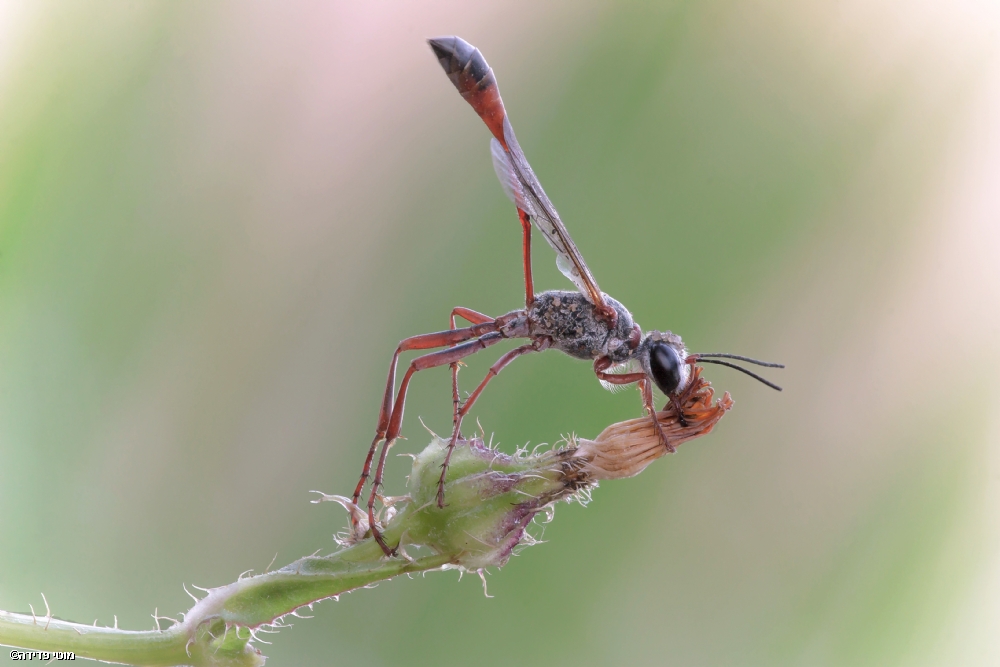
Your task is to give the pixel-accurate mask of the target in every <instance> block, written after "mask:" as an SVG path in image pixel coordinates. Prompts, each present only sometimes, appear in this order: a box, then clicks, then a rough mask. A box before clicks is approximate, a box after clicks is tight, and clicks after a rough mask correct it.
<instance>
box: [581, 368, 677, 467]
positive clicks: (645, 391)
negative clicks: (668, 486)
mask: <svg viewBox="0 0 1000 667" xmlns="http://www.w3.org/2000/svg"><path fill="white" fill-rule="evenodd" d="M610 367H611V360H610V359H608V358H607V357H601V358H599V359H598V360H597V361H595V362H594V373H596V374H597V377H599V378H600V379H602V380H604V381H605V382H610V383H611V384H632V383H633V382H638V383H639V391H640V392H642V405H643V407H644V408H645V409H646V412H647V413H649V415H650V416H651V417H652V419H653V428H654V429H656V433H657V434H658V435H659V436H660V442H661V443H663V446H664V447H666V448H667V450H668V451H670V452H671V453H673V452H674V446H673V445H671V444H670V441H669V440H667V434H666V433H664V432H663V427H662V426H660V420H658V419H657V418H656V406H655V405H653V385H652V384H650V382H649V378H647V377H646V374H645V373H620V374H619V373H605V372H604V371H606V370H607V369H608V368H610ZM678 414H679V413H678ZM682 418H683V415H682Z"/></svg>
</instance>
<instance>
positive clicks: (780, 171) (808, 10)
mask: <svg viewBox="0 0 1000 667" xmlns="http://www.w3.org/2000/svg"><path fill="white" fill-rule="evenodd" d="M998 20H1000V8H998V6H997V5H996V4H995V3H988V2H971V1H970V2H964V1H956V2H912V1H910V0H874V1H873V0H836V1H835V0H830V1H821V2H813V3H781V2H772V1H769V0H712V1H709V2H682V1H680V0H673V1H664V2H659V3H652V2H650V3H642V2H614V3H603V4H602V3H584V2H562V3H535V2H492V3H485V2H484V3H471V2H440V3H402V2H399V3H392V2H368V3H348V2H339V3H330V2H313V3H306V2H298V3H282V4H281V5H278V4H266V3H240V2H211V3H202V2H193V1H191V2H98V1H88V2H81V3H62V2H55V1H52V2H36V1H34V0H30V1H29V0H24V1H22V2H10V1H8V2H4V3H2V4H0V573H2V574H0V608H2V609H7V610H14V611H27V609H28V605H29V603H30V604H33V605H34V606H35V609H39V608H41V597H40V595H39V593H40V592H44V593H45V594H46V596H47V597H48V600H49V601H50V603H51V604H52V607H53V611H54V613H55V614H56V615H58V616H60V617H62V618H68V619H73V620H78V621H83V622H90V621H91V620H92V619H94V618H97V619H98V620H99V622H100V623H104V624H109V625H110V624H112V623H113V619H114V616H115V615H117V619H118V622H119V624H120V625H121V626H122V627H126V628H131V629H147V628H151V627H152V626H153V621H152V619H151V618H150V613H151V612H152V611H153V609H154V607H156V608H158V609H159V611H160V613H161V614H167V615H175V614H177V613H178V612H180V611H183V610H184V609H186V608H187V606H188V605H189V599H188V598H187V596H186V595H185V594H184V592H183V591H182V589H181V583H182V582H186V583H188V584H191V583H194V584H197V585H201V586H214V585H221V584H225V583H227V582H229V581H232V580H233V579H234V578H235V577H236V576H237V575H238V574H239V573H240V572H242V571H243V570H246V569H248V568H256V569H257V570H258V571H259V570H263V569H264V567H265V566H267V564H268V563H269V562H270V561H271V560H272V557H274V556H275V553H277V559H276V562H277V563H278V564H282V563H286V562H289V561H291V560H294V559H295V558H297V557H299V556H302V555H305V554H309V553H312V552H314V551H316V550H317V549H322V550H331V549H332V547H333V544H332V542H331V537H330V536H331V534H332V533H333V532H335V531H337V530H339V529H340V528H341V527H342V526H343V524H344V522H345V517H344V516H343V514H342V513H341V512H340V511H339V510H338V509H337V508H336V507H334V506H331V505H322V506H316V505H310V504H309V503H308V501H309V500H310V499H311V498H312V497H313V496H311V495H310V493H309V491H310V490H311V489H320V490H323V491H327V492H339V493H344V492H347V491H348V490H349V489H351V488H353V484H354V481H355V480H356V478H357V473H358V469H359V466H360V463H361V460H362V457H363V454H364V450H365V448H366V447H367V445H368V443H369V442H370V438H371V434H372V432H373V427H374V422H375V418H376V412H377V408H378V402H379V396H380V390H381V385H382V384H383V383H384V377H385V372H386V368H387V364H388V361H389V357H390V353H391V351H392V349H393V347H394V345H395V344H396V342H397V341H398V340H399V339H400V338H403V337H405V336H408V335H412V334H415V333H420V332H425V331H432V330H438V329H441V328H444V327H446V325H447V317H448V312H449V310H450V308H451V307H452V306H455V305H464V306H467V307H472V308H475V309H477V310H481V311H484V312H487V313H493V314H500V313H503V312H506V311H508V310H511V309H514V308H517V307H518V306H519V304H520V303H521V300H522V299H523V292H522V284H521V267H520V263H519V252H520V231H519V226H518V224H517V220H516V217H515V214H514V212H513V210H512V208H511V206H510V205H509V203H508V202H507V200H506V199H505V198H504V196H503V193H502V192H501V189H500V187H499V186H498V184H497V183H496V180H495V177H494V174H493V170H492V166H491V164H490V159H489V145H488V133H487V131H486V129H485V128H484V127H483V126H482V124H481V122H480V121H479V119H478V118H476V116H475V115H474V114H473V113H472V111H471V110H470V109H469V108H468V107H467V106H466V105H465V103H464V102H462V100H461V99H460V98H459V97H458V95H457V94H456V92H455V90H454V89H453V88H452V87H451V85H450V83H449V82H448V81H447V79H446V78H445V77H444V75H443V74H442V72H441V70H440V68H439V66H438V64H437V62H436V61H435V59H434V58H433V57H432V54H431V53H430V51H429V50H428V48H427V46H426V44H425V43H424V41H423V40H424V39H425V38H426V37H428V36H435V35H440V34H459V35H462V36H464V37H465V38H466V39H468V40H469V41H470V42H472V43H473V44H475V45H477V46H478V47H480V48H481V49H482V51H483V52H484V53H485V55H486V57H487V59H488V60H489V62H490V64H491V65H492V66H493V67H494V69H495V70H496V72H497V76H498V79H499V81H500V87H501V91H502V93H503V96H504V99H505V101H506V104H507V108H508V111H509V113H510V115H511V118H512V120H513V122H514V126H515V127H516V128H517V131H518V134H519V138H520V141H521V144H522V145H523V146H524V148H525V150H526V152H527V154H528V156H529V158H530V159H531V161H532V163H533V165H534V167H535V170H536V172H537V173H538V174H539V176H540V178H541V180H542V182H543V183H544V185H545V187H546V189H547V191H548V193H549V194H550V196H551V197H552V199H553V201H554V202H555V203H556V205H557V206H558V207H559V210H560V212H561V214H562V216H563V218H564V219H565V221H566V222H567V225H568V227H569V229H570V230H571V232H572V233H573V235H574V238H575V240H576V241H577V244H578V245H579V246H580V248H581V250H582V251H583V253H584V255H585V257H586V258H587V260H588V262H589V264H590V266H591V268H592V269H593V271H594V273H595V275H596V276H597V277H598V279H599V281H600V284H601V286H602V287H603V288H604V289H605V290H606V291H608V292H609V293H611V294H612V295H614V296H615V297H617V298H618V299H619V300H621V301H623V302H624V303H626V304H627V305H628V306H629V307H630V308H631V309H632V312H633V313H634V314H635V316H636V318H637V320H638V321H639V322H640V323H641V324H642V325H643V327H644V328H647V329H649V328H660V329H671V330H673V331H676V332H679V333H681V334H682V335H683V336H684V338H685V340H686V341H687V343H688V345H689V346H690V347H691V348H692V349H694V350H702V351H708V350H727V351H733V352H739V353H744V354H752V355H756V356H759V357H763V358H767V359H771V358H774V359H778V360H781V361H783V362H785V363H786V364H787V365H788V369H787V370H785V371H781V372H777V373H773V374H771V375H772V376H773V377H774V379H776V380H778V381H779V382H780V383H781V384H783V385H784V386H785V391H784V392H783V393H781V394H776V393H774V392H771V391H770V390H768V389H766V388H765V387H762V386H761V385H758V384H756V383H754V382H753V381H752V380H749V379H748V378H745V377H743V376H740V375H738V374H736V373H734V372H731V371H728V370H726V369H723V368H719V367H716V368H710V369H709V376H710V377H711V378H712V379H713V381H714V383H715V385H716V387H717V388H720V389H726V390H729V391H731V392H732V394H733V396H734V398H735V401H736V407H735V409H734V411H733V412H732V413H731V414H730V415H728V416H727V418H726V419H725V420H723V422H722V423H721V424H720V425H719V427H718V428H717V429H716V431H715V432H714V433H713V434H712V435H711V436H709V437H707V438H705V439H703V440H700V441H698V442H696V443H692V444H691V445H688V446H685V447H684V448H683V449H682V450H681V451H680V452H679V453H678V454H677V455H676V456H674V457H667V458H665V459H663V460H661V461H658V462H657V463H656V464H655V465H653V466H651V467H650V469H648V470H647V471H646V472H645V473H643V474H642V475H641V476H640V477H638V478H636V479H634V480H628V481H622V482H616V483H608V484H605V485H604V486H602V487H601V488H600V489H599V490H597V491H596V492H595V494H594V502H593V503H592V504H591V505H590V506H589V507H587V508H581V507H579V506H576V505H573V506H565V505H564V506H561V507H559V508H558V510H557V513H556V514H557V516H556V520H555V522H554V523H552V524H550V525H548V526H546V527H545V528H544V539H545V540H546V543H545V544H543V545H541V546H537V547H533V548H530V549H527V550H526V551H525V552H524V553H522V554H521V555H520V556H519V557H517V558H515V559H513V560H512V561H511V563H510V564H509V565H508V566H507V567H506V568H504V569H503V570H502V571H498V572H493V573H491V575H490V576H489V578H488V580H489V592H490V594H491V595H493V596H494V597H493V598H490V599H488V598H486V597H484V595H483V591H482V587H481V585H480V582H479V581H478V579H477V578H475V577H466V578H465V579H464V580H462V581H461V582H458V581H457V579H458V577H457V575H456V574H455V573H445V574H435V575H430V576H427V577H426V578H424V579H422V580H414V581H409V580H406V579H405V578H404V579H402V580H397V581H392V582H388V583H383V584H381V585H380V586H378V587H377V588H376V589H374V590H365V591H363V592H359V593H355V594H352V595H348V596H345V597H344V598H342V599H341V600H340V601H339V602H325V603H323V604H321V605H319V606H318V607H317V615H316V618H315V619H313V620H309V621H297V622H296V623H295V627H294V628H293V629H291V630H286V631H283V632H282V633H281V634H279V635H277V636H275V637H274V638H273V640H274V645H273V646H264V647H262V648H264V650H265V653H266V654H267V655H269V656H270V661H269V663H268V664H270V665H279V666H280V665H296V666H298V665H341V664H366V665H390V664H417V665H441V666H445V665H469V664H480V665H509V664H527V665H536V664H537V665H541V664H545V665H580V664H583V665H620V664H637V665H654V664H655V665H685V666H691V665H768V666H775V665H996V664H1000V641H998V637H1000V449H998V444H1000V409H998V408H1000V401H998V397H1000V392H998V389H1000V386H998V380H997V377H998V371H1000V268H998V266H1000V59H998V56H1000V53H998V44H1000V41H998V38H1000V32H998ZM537 239H538V237H537V236H536V240H537ZM536 247H537V252H536V254H535V271H536V285H537V286H538V288H539V289H546V288H556V287H558V288H566V287H567V286H568V283H567V282H566V281H565V280H564V279H563V278H562V277H561V276H560V275H559V274H558V273H557V272H556V270H555V267H554V262H553V256H552V253H551V252H550V250H549V249H548V248H547V247H546V246H545V245H544V244H541V243H540V242H539V244H537V245H536ZM499 351H500V350H499V348H493V350H492V352H494V353H493V354H491V353H487V354H484V355H483V356H482V358H480V359H474V360H473V361H471V362H470V364H469V368H468V369H466V370H464V371H463V376H462V377H463V379H464V381H465V387H466V388H467V389H468V388H471V384H472V383H473V382H475V381H476V380H477V379H478V377H479V376H481V374H482V373H484V372H485V370H486V368H487V367H488V365H489V364H490V363H492V361H493V359H495V358H496V356H497V355H498V354H499ZM448 391H449V390H448V374H447V371H446V370H438V371H434V372H427V373H424V374H422V376H420V377H418V378H417V379H416V380H415V383H414V385H413V389H412V393H411V399H410V403H409V405H408V409H407V415H408V420H407V423H406V424H405V428H404V435H405V436H407V437H408V441H405V442H402V443H401V444H400V445H399V447H398V449H397V451H403V452H405V451H416V450H418V449H419V448H421V447H422V446H423V445H424V444H425V443H426V441H427V435H426V433H425V431H424V430H423V428H422V427H421V426H420V422H419V421H418V419H417V417H418V416H420V417H422V418H423V420H424V421H425V422H426V424H427V426H428V427H429V428H432V429H434V430H436V431H438V432H446V431H447V429H448V427H449V424H450V403H449V395H448ZM639 410H640V402H639V398H638V394H637V393H636V392H633V391H629V392H624V393H621V394H617V395H611V394H608V393H607V392H604V391H603V390H602V389H601V387H600V386H599V385H598V383H597V381H596V380H595V379H594V377H593V374H592V372H591V370H590V368H589V366H588V365H587V364H585V363H581V362H576V361H574V360H572V359H570V358H568V357H565V356H561V355H559V354H557V353H554V352H550V353H546V354H544V355H538V356H537V357H529V358H527V359H523V360H521V361H519V362H518V363H516V364H514V365H513V366H511V367H510V368H509V369H507V370H506V371H505V372H504V373H503V375H501V376H500V378H499V379H498V380H496V381H495V382H494V383H493V384H491V386H490V388H489V390H488V392H487V393H486V394H485V395H484V398H483V400H482V401H481V402H480V403H479V404H478V406H477V410H476V413H475V416H476V417H477V418H478V419H479V420H480V421H481V423H482V425H483V428H484V429H486V431H487V432H490V433H493V434H494V437H495V439H497V440H499V441H500V442H501V443H502V446H503V447H505V448H506V449H507V450H508V451H512V450H513V449H514V448H515V447H516V446H518V445H523V444H525V443H526V442H531V443H537V442H545V441H547V442H552V441H554V440H556V439H558V437H559V436H560V434H563V433H569V432H576V433H579V434H581V435H583V436H593V435H595V434H596V433H597V432H599V431H600V430H601V429H602V428H603V427H604V426H606V425H608V424H610V423H612V422H614V421H618V420H621V419H625V418H631V417H634V416H637V415H638V414H639ZM470 423H474V422H470ZM406 469H407V459H405V458H404V459H395V460H393V461H392V467H391V470H390V482H389V486H388V488H389V491H390V492H400V493H401V492H402V491H403V484H404V479H403V478H404V475H405V473H406ZM536 530H538V531H541V527H539V528H537V529H536ZM7 661H9V656H5V657H3V658H0V663H2V664H7Z"/></svg>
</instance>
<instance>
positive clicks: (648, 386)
mask: <svg viewBox="0 0 1000 667" xmlns="http://www.w3.org/2000/svg"><path fill="white" fill-rule="evenodd" d="M639 390H640V391H641V392H642V405H643V407H644V408H646V412H647V413H649V416H650V417H652V419H653V429H654V430H655V431H656V434H657V435H658V436H660V443H661V444H662V445H663V446H664V447H666V448H667V451H668V452H670V453H671V454H673V453H674V452H675V451H677V449H676V447H674V446H673V445H672V444H670V441H669V440H668V439H667V434H666V433H664V432H663V427H662V426H660V420H659V419H657V418H656V406H655V405H653V384H652V383H651V382H650V381H649V379H648V378H643V379H642V380H639ZM677 414H680V412H679V411H678V413H677Z"/></svg>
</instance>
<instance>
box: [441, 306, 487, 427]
mask: <svg viewBox="0 0 1000 667" xmlns="http://www.w3.org/2000/svg"><path fill="white" fill-rule="evenodd" d="M456 317H461V318H462V319H464V320H466V321H468V322H470V323H471V324H486V323H487V322H494V321H495V320H494V318H492V317H490V316H489V315H483V314H482V313H480V312H477V311H475V310H472V309H471V308H462V307H461V306H459V307H458V308H455V309H453V310H452V311H451V319H450V320H449V322H450V324H451V328H452V329H454V328H455V318H456ZM458 366H459V362H457V361H456V362H453V363H452V364H451V404H452V413H451V414H452V417H451V425H452V428H455V425H456V424H458V408H459V406H461V404H462V397H461V395H460V394H459V393H458Z"/></svg>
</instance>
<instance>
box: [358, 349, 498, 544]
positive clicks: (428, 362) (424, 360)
mask: <svg viewBox="0 0 1000 667" xmlns="http://www.w3.org/2000/svg"><path fill="white" fill-rule="evenodd" d="M503 338H504V336H503V334H502V333H500V332H499V331H492V332H490V333H487V334H485V335H483V336H480V337H479V338H476V339H473V340H470V341H467V342H465V343H461V344H460V345H456V346H454V347H450V348H448V349H447V350H440V351H438V352H431V353H430V354H425V355H423V356H420V357H417V358H416V359H414V360H413V361H411V362H410V367H409V368H408V369H407V370H406V374H405V375H404V376H403V381H402V382H400V384H399V392H398V393H397V394H396V401H395V403H393V405H392V415H391V417H390V418H389V420H388V424H387V428H386V430H385V434H384V439H383V442H382V451H381V453H380V454H379V459H378V466H377V467H376V468H375V479H374V480H373V481H372V488H371V494H370V495H369V496H368V525H369V526H371V531H372V536H374V537H375V541H376V542H378V544H379V546H380V547H382V551H383V552H385V555H387V556H391V555H392V554H393V553H394V552H395V549H390V548H389V546H388V545H387V544H386V543H385V540H384V539H383V538H382V533H381V532H379V530H378V527H377V525H376V523H375V498H376V497H377V496H378V491H379V487H381V486H382V474H383V472H384V471H385V459H386V456H387V455H388V453H389V448H390V447H392V444H393V443H394V442H395V440H396V438H397V437H399V431H400V429H401V428H402V424H403V409H404V407H405V406H406V391H407V389H408V388H409V386H410V379H411V378H412V377H413V374H414V373H416V372H417V371H423V370H427V369H428V368H435V367H437V366H447V365H449V364H452V363H454V362H456V361H458V360H459V359H462V358H463V357H467V356H469V355H471V354H475V353H476V352H479V351H480V350H484V349H486V348H487V347H489V346H490V345H495V344H496V343H499V342H500V341H501V340H503ZM390 390H391V389H390Z"/></svg>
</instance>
